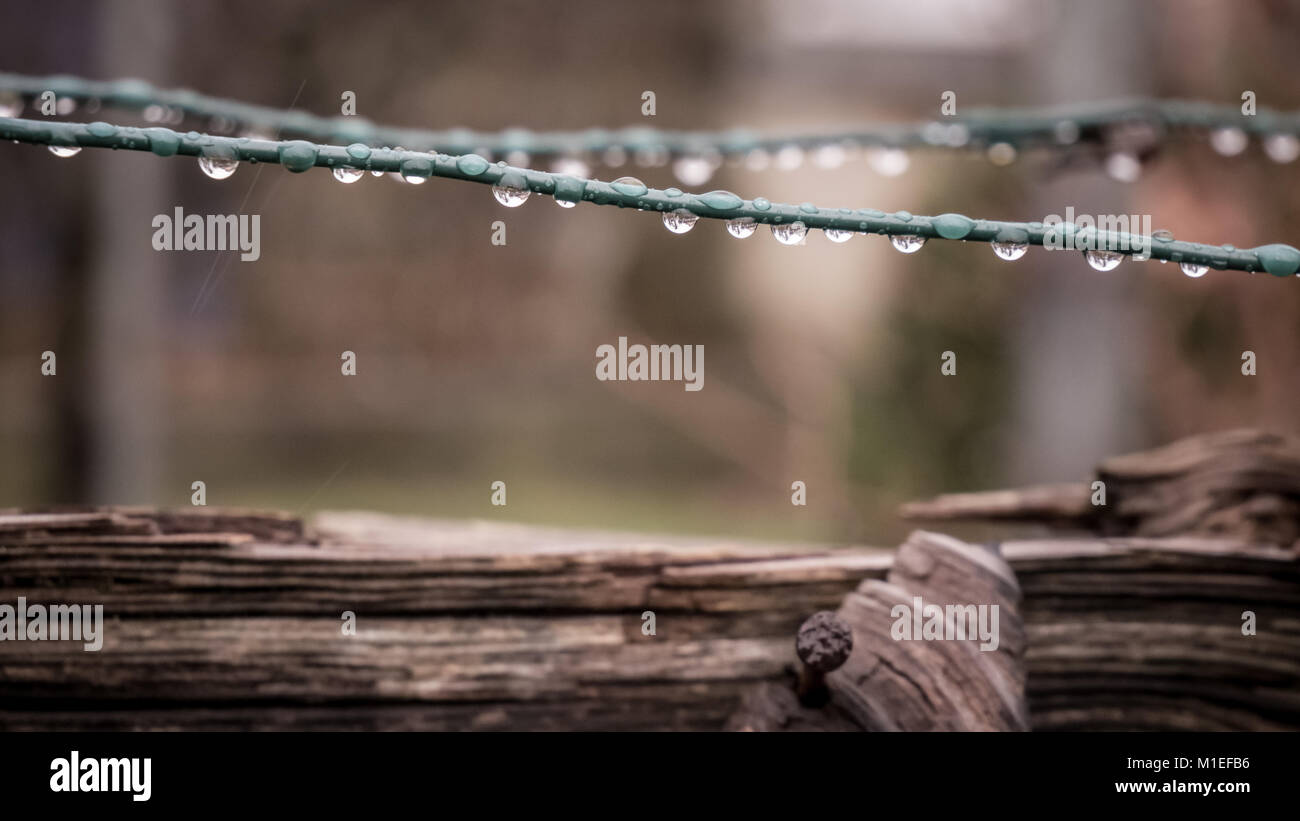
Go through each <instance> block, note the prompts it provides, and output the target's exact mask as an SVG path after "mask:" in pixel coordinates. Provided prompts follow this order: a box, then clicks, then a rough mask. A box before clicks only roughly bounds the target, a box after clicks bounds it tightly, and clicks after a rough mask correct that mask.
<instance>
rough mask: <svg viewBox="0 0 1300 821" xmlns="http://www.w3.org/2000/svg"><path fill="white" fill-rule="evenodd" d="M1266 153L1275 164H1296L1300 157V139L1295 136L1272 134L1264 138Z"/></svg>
mask: <svg viewBox="0 0 1300 821" xmlns="http://www.w3.org/2000/svg"><path fill="white" fill-rule="evenodd" d="M1264 153H1265V154H1267V155H1268V158H1269V159H1270V160H1272V161H1273V162H1280V163H1289V162H1294V161H1295V158H1296V157H1300V139H1296V137H1295V135H1293V134H1270V135H1268V136H1267V137H1265V138H1264Z"/></svg>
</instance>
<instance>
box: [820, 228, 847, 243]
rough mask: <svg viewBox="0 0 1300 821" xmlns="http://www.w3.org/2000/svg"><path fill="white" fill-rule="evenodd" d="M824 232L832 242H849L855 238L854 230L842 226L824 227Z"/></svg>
mask: <svg viewBox="0 0 1300 821" xmlns="http://www.w3.org/2000/svg"><path fill="white" fill-rule="evenodd" d="M822 233H823V234H825V235H826V239H828V240H830V241H831V242H848V241H849V240H851V239H853V232H852V231H845V230H843V229H841V228H823V229H822Z"/></svg>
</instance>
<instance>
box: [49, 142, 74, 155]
mask: <svg viewBox="0 0 1300 821" xmlns="http://www.w3.org/2000/svg"><path fill="white" fill-rule="evenodd" d="M50 153H51V154H53V155H54V156H56V157H75V156H76V155H78V154H80V153H81V146H79V145H52V146H50Z"/></svg>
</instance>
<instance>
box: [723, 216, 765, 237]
mask: <svg viewBox="0 0 1300 821" xmlns="http://www.w3.org/2000/svg"><path fill="white" fill-rule="evenodd" d="M756 230H758V223H756V222H754V218H753V217H741V218H739V219H734V220H727V233H728V234H731V235H732V236H733V237H735V238H736V239H745V238H746V237H752V236H754V232H755V231H756Z"/></svg>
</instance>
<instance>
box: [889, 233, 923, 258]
mask: <svg viewBox="0 0 1300 821" xmlns="http://www.w3.org/2000/svg"><path fill="white" fill-rule="evenodd" d="M889 241H890V242H891V243H892V244H893V246H894V247H895V248H897V249H898V250H899V251H902V252H903V253H904V254H915V253H916V252H917V251H919V250H921V246H922V245H925V237H918V236H916V235H915V234H895V235H893V236H892V237H890V238H889Z"/></svg>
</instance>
